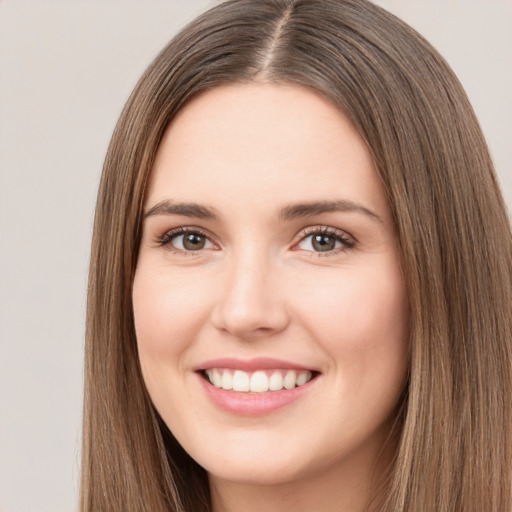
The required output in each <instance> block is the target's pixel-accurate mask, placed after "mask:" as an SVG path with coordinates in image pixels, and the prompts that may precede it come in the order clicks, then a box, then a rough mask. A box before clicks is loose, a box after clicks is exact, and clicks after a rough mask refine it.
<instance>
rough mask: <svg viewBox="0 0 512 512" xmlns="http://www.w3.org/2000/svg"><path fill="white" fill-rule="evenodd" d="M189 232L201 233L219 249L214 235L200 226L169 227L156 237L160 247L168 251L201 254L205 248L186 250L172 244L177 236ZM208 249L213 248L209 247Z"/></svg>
mask: <svg viewBox="0 0 512 512" xmlns="http://www.w3.org/2000/svg"><path fill="white" fill-rule="evenodd" d="M187 234H197V235H200V236H202V237H204V238H206V239H207V240H208V241H209V242H210V243H211V244H212V245H214V246H215V247H216V248H217V249H213V250H218V247H219V244H217V243H216V242H215V241H214V240H213V237H212V236H211V235H210V234H208V233H207V232H206V231H205V230H204V229H202V228H199V227H197V226H179V227H177V228H173V229H168V230H166V231H165V232H164V233H163V234H162V235H160V236H157V237H156V239H155V243H156V244H157V245H158V246H159V247H162V248H164V249H166V250H168V251H171V252H173V253H178V254H183V255H186V256H199V254H200V253H202V252H203V250H204V249H198V250H196V251H186V250H182V249H178V248H177V247H175V246H173V245H172V243H171V242H172V241H173V240H174V239H175V238H177V237H179V236H183V235H187ZM206 250H212V249H211V248H208V249H206Z"/></svg>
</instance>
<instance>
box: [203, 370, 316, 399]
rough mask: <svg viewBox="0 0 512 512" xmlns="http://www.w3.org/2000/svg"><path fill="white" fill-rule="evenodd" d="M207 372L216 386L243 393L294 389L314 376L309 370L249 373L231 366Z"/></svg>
mask: <svg viewBox="0 0 512 512" xmlns="http://www.w3.org/2000/svg"><path fill="white" fill-rule="evenodd" d="M205 373H206V375H207V376H208V379H209V380H210V382H211V383H212V384H213V385H214V386H215V387H217V388H222V389H225V390H233V391H236V392H242V393H247V392H248V391H251V392H252V393H265V392H267V391H281V390H282V389H283V388H284V389H293V388H295V387H297V386H303V385H304V384H306V383H307V382H309V381H310V380H311V379H312V378H313V374H312V373H311V372H310V371H308V370H306V371H300V372H297V371H295V370H258V371H256V372H254V373H248V372H244V371H242V370H231V369H229V368H208V370H206V371H205Z"/></svg>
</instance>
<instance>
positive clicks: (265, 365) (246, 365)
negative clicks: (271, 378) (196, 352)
mask: <svg viewBox="0 0 512 512" xmlns="http://www.w3.org/2000/svg"><path fill="white" fill-rule="evenodd" d="M208 368H231V369H233V370H243V371H244V372H255V371H257V370H298V371H301V370H311V371H315V370H314V369H312V368H307V367H305V366H302V365H300V364H295V363H291V362H289V361H283V360H281V359H274V358H271V357H256V358H254V359H237V358H233V357H223V358H220V359H212V360H210V361H205V362H204V363H201V364H200V365H199V366H197V367H196V368H195V371H201V370H207V369H208Z"/></svg>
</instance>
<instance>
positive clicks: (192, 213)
mask: <svg viewBox="0 0 512 512" xmlns="http://www.w3.org/2000/svg"><path fill="white" fill-rule="evenodd" d="M331 212H356V213H360V214H363V215H365V216H367V217H369V218H370V219H372V220H375V221H378V222H383V220H382V218H381V217H379V216H378V215H377V214H376V213H375V212H373V211H372V210H370V209H368V208H366V207H365V206H362V205H360V204H358V203H356V202H354V201H350V200H347V199H338V200H335V201H314V202H310V203H297V204H291V205H288V206H285V207H284V208H282V209H281V211H280V213H279V220H280V221H289V220H293V219H298V218H303V217H312V216H314V215H320V214H322V213H331ZM154 215H182V216H184V217H193V218H196V219H210V220H219V217H220V216H219V214H218V213H217V211H216V210H215V209H214V208H211V207H208V206H204V205H200V204H197V203H174V202H172V201H169V200H164V201H160V202H159V203H157V204H156V205H154V206H153V207H152V208H150V209H149V210H148V211H147V212H145V213H144V218H147V217H151V216H154Z"/></svg>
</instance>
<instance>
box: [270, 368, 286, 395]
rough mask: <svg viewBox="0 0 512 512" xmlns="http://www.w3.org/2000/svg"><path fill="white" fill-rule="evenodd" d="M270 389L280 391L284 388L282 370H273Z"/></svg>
mask: <svg viewBox="0 0 512 512" xmlns="http://www.w3.org/2000/svg"><path fill="white" fill-rule="evenodd" d="M268 389H270V391H280V390H281V389H283V376H282V375H281V372H272V375H271V376H270V379H268Z"/></svg>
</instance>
